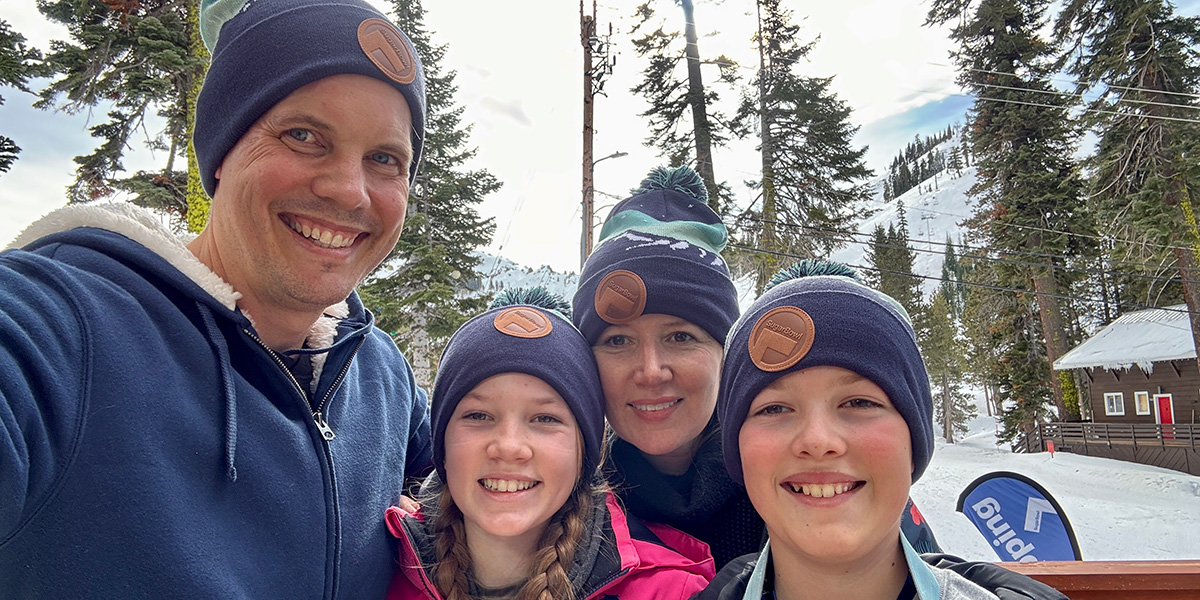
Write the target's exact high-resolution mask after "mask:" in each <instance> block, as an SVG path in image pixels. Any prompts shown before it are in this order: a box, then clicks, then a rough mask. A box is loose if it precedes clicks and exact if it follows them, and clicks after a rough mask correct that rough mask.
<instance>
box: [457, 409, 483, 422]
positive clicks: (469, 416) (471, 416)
mask: <svg viewBox="0 0 1200 600" xmlns="http://www.w3.org/2000/svg"><path fill="white" fill-rule="evenodd" d="M462 418H463V419H464V420H467V421H486V420H487V418H488V416H487V413H482V412H478V411H475V412H469V413H463V416H462Z"/></svg>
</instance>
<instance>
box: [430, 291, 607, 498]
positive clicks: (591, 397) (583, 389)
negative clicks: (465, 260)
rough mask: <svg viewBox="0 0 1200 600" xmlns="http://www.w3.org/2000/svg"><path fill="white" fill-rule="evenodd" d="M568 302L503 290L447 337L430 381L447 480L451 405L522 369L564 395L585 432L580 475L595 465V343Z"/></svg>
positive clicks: (436, 454)
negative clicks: (575, 319)
mask: <svg viewBox="0 0 1200 600" xmlns="http://www.w3.org/2000/svg"><path fill="white" fill-rule="evenodd" d="M562 311H566V313H569V312H570V309H569V306H568V305H567V302H566V300H564V299H562V298H561V297H559V296H556V295H554V294H551V293H549V292H547V291H546V290H545V289H543V288H540V287H539V288H531V289H523V290H516V291H510V292H505V293H504V294H501V296H500V297H498V298H497V299H496V300H495V301H494V302H493V303H492V306H491V308H489V309H488V310H487V311H486V312H484V313H483V314H481V315H478V316H476V317H473V318H471V320H469V321H467V322H466V323H464V324H463V326H462V327H460V328H459V329H458V331H456V332H455V333H454V335H453V336H451V337H450V342H449V343H447V344H446V349H445V351H443V352H442V361H441V364H440V365H439V366H438V375H437V379H436V381H434V384H433V399H432V402H431V405H430V413H431V414H430V421H431V425H432V427H433V463H434V466H435V467H436V468H437V472H438V475H440V476H441V478H442V481H446V444H445V441H446V439H445V438H446V425H447V424H448V423H449V422H450V416H451V415H453V414H454V408H455V407H456V406H458V402H459V401H460V400H462V398H463V396H466V395H467V393H469V392H470V391H471V390H473V389H475V386H477V385H479V384H480V382H482V381H483V380H485V379H487V378H489V377H491V376H493V375H499V374H501V373H524V374H526V375H532V376H534V377H537V378H538V379H541V380H542V381H545V382H546V383H547V384H549V385H550V387H552V388H554V391H556V392H558V395H560V396H562V398H563V400H564V401H566V403H567V406H568V407H570V409H571V413H572V414H573V415H575V421H576V422H577V423H578V424H579V430H580V432H581V433H582V434H583V471H582V476H583V477H584V479H585V480H587V479H590V478H591V476H592V473H594V472H595V470H596V468H597V467H598V466H599V464H600V446H601V441H602V438H603V434H604V396H603V392H602V388H601V386H600V375H599V373H597V371H596V361H595V359H594V358H593V357H592V347H591V345H590V344H588V342H587V340H585V339H583V336H582V335H580V334H579V330H577V329H575V326H574V325H572V324H571V320H570V318H569V317H567V316H565V313H564V312H562Z"/></svg>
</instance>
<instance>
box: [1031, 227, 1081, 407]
mask: <svg viewBox="0 0 1200 600" xmlns="http://www.w3.org/2000/svg"><path fill="white" fill-rule="evenodd" d="M1031 242H1033V244H1032V245H1033V246H1034V248H1041V247H1042V244H1041V236H1040V235H1035V236H1033V237H1032V238H1031ZM1033 290H1034V292H1036V293H1037V303H1038V316H1039V317H1040V319H1041V322H1042V337H1043V338H1044V339H1045V342H1046V360H1048V361H1049V362H1050V386H1051V389H1052V390H1054V406H1055V408H1056V409H1057V410H1058V419H1059V420H1060V421H1078V420H1079V411H1077V410H1068V408H1067V403H1066V399H1065V398H1064V397H1063V389H1062V383H1061V382H1060V381H1059V380H1058V377H1057V376H1056V375H1055V374H1054V361H1056V360H1058V358H1059V357H1060V356H1062V355H1064V354H1066V353H1067V334H1066V331H1065V330H1064V327H1063V318H1062V309H1061V308H1059V305H1058V297H1057V296H1058V282H1057V281H1056V280H1055V279H1054V269H1053V267H1052V265H1051V264H1047V265H1046V266H1045V268H1044V269H1042V270H1039V271H1038V272H1036V273H1034V274H1033Z"/></svg>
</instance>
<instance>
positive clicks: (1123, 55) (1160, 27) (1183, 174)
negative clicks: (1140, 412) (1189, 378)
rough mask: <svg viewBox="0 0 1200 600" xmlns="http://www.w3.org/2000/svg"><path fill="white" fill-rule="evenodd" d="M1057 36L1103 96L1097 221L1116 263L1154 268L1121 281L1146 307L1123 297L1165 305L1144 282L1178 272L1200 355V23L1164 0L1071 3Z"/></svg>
mask: <svg viewBox="0 0 1200 600" xmlns="http://www.w3.org/2000/svg"><path fill="white" fill-rule="evenodd" d="M1055 33H1056V34H1057V36H1058V38H1059V39H1060V40H1063V41H1073V42H1074V46H1072V47H1071V50H1072V52H1071V53H1069V56H1070V57H1071V58H1072V60H1070V61H1068V67H1069V72H1070V73H1071V74H1072V75H1074V76H1075V77H1076V79H1077V81H1078V82H1079V89H1078V90H1077V91H1080V92H1084V91H1089V90H1091V91H1094V95H1095V96H1096V99H1095V100H1093V101H1092V102H1091V104H1090V106H1089V108H1092V109H1096V112H1092V113H1090V114H1089V115H1088V116H1087V119H1086V124H1087V125H1088V126H1090V127H1091V128H1092V129H1093V130H1095V131H1096V132H1097V133H1098V134H1099V136H1100V142H1099V144H1098V150H1097V153H1096V155H1095V157H1094V158H1093V160H1092V164H1091V166H1092V168H1093V169H1094V171H1095V174H1094V176H1093V178H1092V181H1091V186H1090V187H1091V190H1090V191H1091V193H1092V196H1093V197H1094V198H1095V200H1096V209H1097V213H1098V217H1097V220H1098V221H1099V222H1101V223H1112V227H1111V229H1110V230H1109V231H1107V232H1106V233H1107V234H1109V235H1110V236H1112V237H1114V238H1115V241H1114V243H1113V246H1112V249H1113V251H1114V259H1115V260H1126V261H1128V260H1131V259H1132V260H1142V261H1145V262H1146V263H1148V265H1149V266H1150V268H1149V269H1147V270H1143V271H1142V272H1141V273H1137V274H1135V276H1134V277H1128V278H1125V280H1124V281H1121V280H1120V279H1119V278H1118V287H1121V288H1125V289H1126V290H1127V291H1132V292H1133V293H1132V294H1128V295H1130V296H1133V297H1134V298H1137V299H1138V300H1141V302H1138V300H1132V301H1131V300H1129V299H1128V297H1126V298H1121V297H1120V296H1118V297H1119V299H1120V301H1121V302H1122V303H1132V302H1138V303H1141V304H1157V302H1152V301H1147V300H1149V299H1150V298H1151V297H1154V296H1155V295H1156V294H1154V293H1153V288H1154V287H1155V284H1153V283H1148V282H1147V281H1146V280H1145V279H1144V278H1142V281H1140V282H1139V281H1137V280H1136V279H1137V276H1138V275H1141V276H1144V275H1157V273H1156V272H1155V266H1156V265H1159V264H1168V265H1171V264H1173V266H1174V268H1175V269H1176V270H1177V272H1178V281H1179V282H1180V283H1181V284H1182V290H1181V291H1182V294H1181V295H1182V296H1183V300H1184V301H1185V302H1186V303H1187V306H1188V311H1189V313H1190V315H1191V329H1192V339H1193V343H1194V345H1195V346H1196V347H1200V277H1197V275H1196V269H1197V268H1200V232H1198V231H1197V224H1196V217H1195V204H1194V200H1193V198H1192V194H1191V190H1192V189H1195V186H1196V185H1197V183H1200V181H1198V179H1200V167H1198V165H1197V162H1196V159H1195V157H1196V156H1197V150H1200V148H1198V147H1197V144H1198V140H1200V135H1198V134H1200V127H1198V126H1197V124H1196V111H1195V109H1196V108H1197V106H1198V103H1197V100H1196V97H1197V93H1200V51H1198V50H1197V46H1198V45H1200V18H1198V17H1182V16H1178V15H1176V14H1174V7H1173V6H1172V5H1171V3H1169V2H1164V1H1163V0H1120V1H1115V0H1090V1H1087V2H1084V1H1083V0H1071V1H1070V2H1068V3H1067V4H1066V6H1065V7H1064V8H1063V11H1062V13H1061V14H1060V15H1059V18H1058V21H1057V23H1056V26H1055ZM1101 111H1103V112H1101ZM1122 295H1124V294H1122ZM1197 360H1198V361H1200V358H1198V359H1197Z"/></svg>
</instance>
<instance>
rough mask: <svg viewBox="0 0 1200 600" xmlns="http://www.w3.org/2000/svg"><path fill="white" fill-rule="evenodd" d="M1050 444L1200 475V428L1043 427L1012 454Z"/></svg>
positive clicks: (1016, 444)
mask: <svg viewBox="0 0 1200 600" xmlns="http://www.w3.org/2000/svg"><path fill="white" fill-rule="evenodd" d="M1051 443H1053V444H1054V447H1055V448H1056V449H1058V450H1060V451H1063V452H1072V453H1075V454H1085V455H1088V456H1098V457H1101V458H1112V459H1116V460H1123V461H1126V462H1135V463H1140V464H1145V465H1154V466H1157V467H1163V468H1166V469H1173V470H1176V471H1181V472H1183V473H1188V474H1191V475H1200V425H1155V424H1136V425H1135V424H1127V423H1041V424H1039V425H1038V426H1037V427H1036V428H1035V429H1033V430H1031V431H1029V433H1027V434H1025V435H1023V436H1020V437H1018V438H1017V439H1016V440H1014V443H1013V452H1041V451H1044V450H1047V449H1049V445H1050V444H1051ZM1198 600H1200V599H1198Z"/></svg>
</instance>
